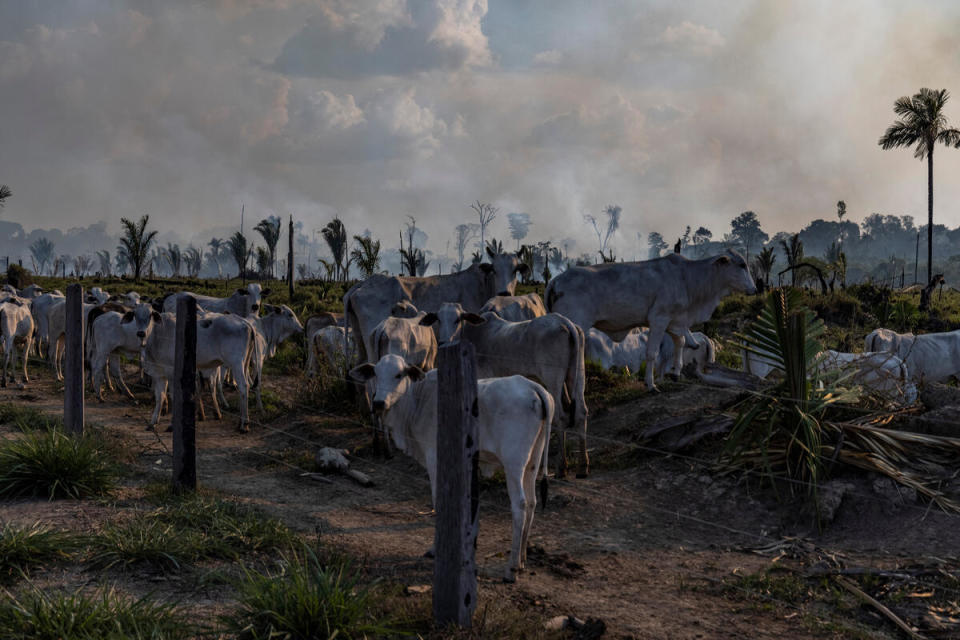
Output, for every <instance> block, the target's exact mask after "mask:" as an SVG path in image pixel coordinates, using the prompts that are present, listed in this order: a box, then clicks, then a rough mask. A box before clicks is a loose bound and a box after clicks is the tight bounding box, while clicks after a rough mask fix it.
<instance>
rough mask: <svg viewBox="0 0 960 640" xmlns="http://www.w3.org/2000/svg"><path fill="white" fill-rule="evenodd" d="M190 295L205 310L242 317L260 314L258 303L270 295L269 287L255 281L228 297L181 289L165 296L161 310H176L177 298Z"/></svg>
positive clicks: (168, 311)
mask: <svg viewBox="0 0 960 640" xmlns="http://www.w3.org/2000/svg"><path fill="white" fill-rule="evenodd" d="M182 295H186V296H192V297H193V298H195V299H196V301H197V304H198V305H199V306H201V307H203V308H204V309H205V310H206V311H210V312H214V313H225V312H227V311H229V312H230V313H233V314H236V315H238V316H241V317H244V318H255V317H257V316H258V315H259V314H260V303H261V300H262V299H263V298H266V297H267V296H268V295H270V289H263V288H261V287H260V284H259V283H257V282H251V283H250V284H248V285H247V288H246V289H237V290H236V291H234V292H233V293H232V294H230V297H228V298H215V297H212V296H203V295H199V294H196V293H191V292H189V291H181V292H180V293H176V294H173V295H170V296H167V297H166V298H165V299H164V301H163V310H164V312H166V313H176V312H177V299H178V298H179V297H180V296H182Z"/></svg>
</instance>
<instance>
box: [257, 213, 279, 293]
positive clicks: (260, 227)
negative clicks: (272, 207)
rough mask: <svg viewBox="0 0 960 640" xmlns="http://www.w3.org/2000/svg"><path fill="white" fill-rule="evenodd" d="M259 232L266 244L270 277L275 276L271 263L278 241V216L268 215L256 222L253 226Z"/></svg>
mask: <svg viewBox="0 0 960 640" xmlns="http://www.w3.org/2000/svg"><path fill="white" fill-rule="evenodd" d="M253 230H254V231H256V232H257V233H259V234H260V236H261V237H262V238H263V242H264V243H265V244H266V245H267V253H268V254H269V256H270V277H271V278H273V277H275V274H274V270H273V265H274V263H275V261H276V258H277V243H278V242H279V241H280V218H279V217H278V216H269V217H267V218H264V219H263V220H261V221H260V222H258V223H257V226H255V227H254V228H253Z"/></svg>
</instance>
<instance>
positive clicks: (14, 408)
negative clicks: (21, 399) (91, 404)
mask: <svg viewBox="0 0 960 640" xmlns="http://www.w3.org/2000/svg"><path fill="white" fill-rule="evenodd" d="M0 424H11V425H13V426H15V427H16V428H17V429H19V430H20V431H35V430H37V429H58V428H60V427H62V426H63V420H61V419H60V418H56V417H53V416H49V415H47V414H45V413H43V412H42V411H40V410H38V409H34V408H33V407H21V406H18V405H15V404H10V403H0Z"/></svg>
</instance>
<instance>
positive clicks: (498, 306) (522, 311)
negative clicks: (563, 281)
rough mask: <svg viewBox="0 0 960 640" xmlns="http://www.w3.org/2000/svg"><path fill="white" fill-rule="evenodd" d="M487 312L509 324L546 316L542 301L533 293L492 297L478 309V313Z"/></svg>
mask: <svg viewBox="0 0 960 640" xmlns="http://www.w3.org/2000/svg"><path fill="white" fill-rule="evenodd" d="M487 311H492V312H493V313H495V314H497V315H498V316H500V317H501V318H503V319H504V320H509V321H510V322H523V321H524V320H533V319H534V318H539V317H541V316H545V315H547V308H546V307H545V306H544V305H543V300H541V299H540V296H538V295H537V294H535V293H528V294H527V295H525V296H494V297H492V298H490V299H489V300H487V302H486V304H484V305H483V307H481V309H480V313H486V312H487Z"/></svg>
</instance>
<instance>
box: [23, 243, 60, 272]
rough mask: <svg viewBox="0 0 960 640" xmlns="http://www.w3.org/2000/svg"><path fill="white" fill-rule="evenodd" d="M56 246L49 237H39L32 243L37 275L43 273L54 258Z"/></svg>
mask: <svg viewBox="0 0 960 640" xmlns="http://www.w3.org/2000/svg"><path fill="white" fill-rule="evenodd" d="M54 246H55V245H54V244H53V241H52V240H50V239H49V238H37V239H36V240H34V241H33V243H31V244H30V247H29V249H30V255H31V256H32V257H33V262H34V263H35V264H36V271H37V275H42V274H43V269H44V267H46V266H47V265H48V264H50V263H51V261H52V260H53V250H54Z"/></svg>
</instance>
